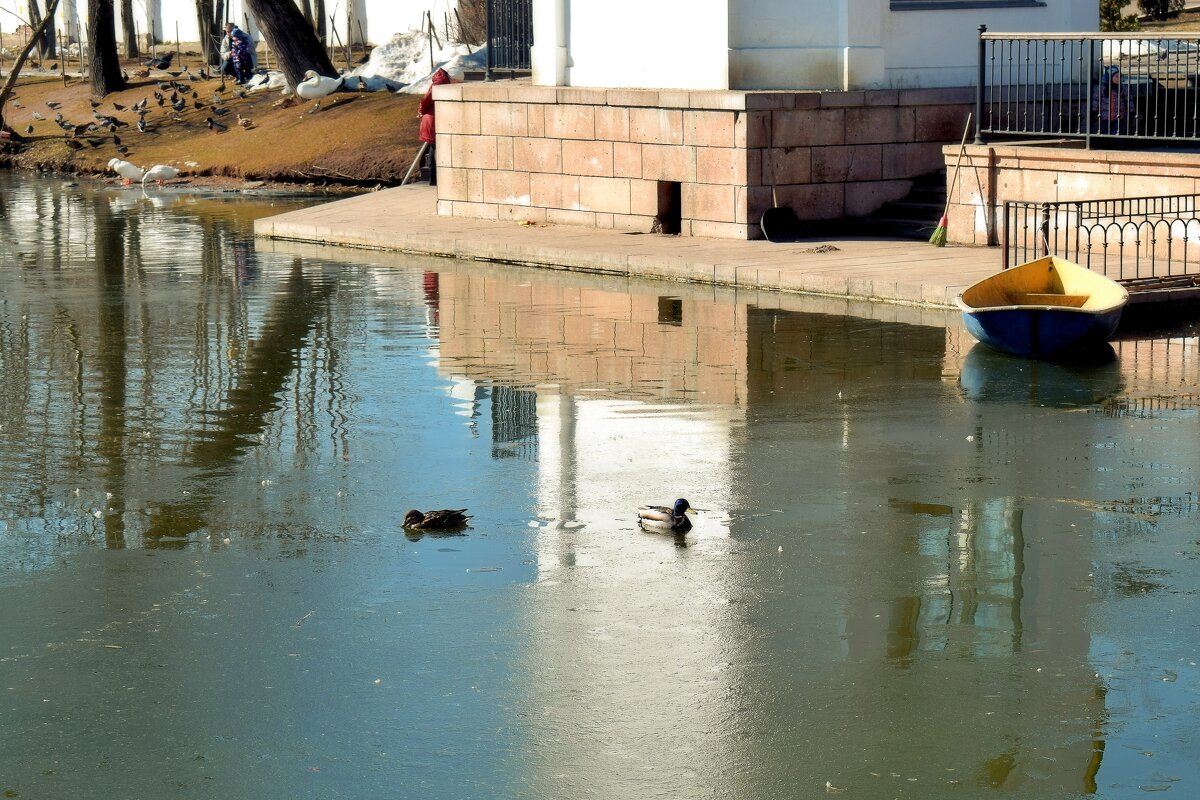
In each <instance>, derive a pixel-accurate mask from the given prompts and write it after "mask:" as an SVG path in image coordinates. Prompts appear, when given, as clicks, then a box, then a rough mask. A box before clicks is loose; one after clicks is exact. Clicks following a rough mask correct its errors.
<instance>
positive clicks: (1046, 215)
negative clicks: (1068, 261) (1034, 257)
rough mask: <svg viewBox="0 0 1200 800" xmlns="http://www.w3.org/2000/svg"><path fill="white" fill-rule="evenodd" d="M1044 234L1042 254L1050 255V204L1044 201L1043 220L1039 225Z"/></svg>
mask: <svg viewBox="0 0 1200 800" xmlns="http://www.w3.org/2000/svg"><path fill="white" fill-rule="evenodd" d="M1038 228H1039V229H1040V231H1041V234H1042V255H1044V256H1048V255H1050V254H1051V253H1050V204H1049V203H1042V221H1041V224H1040V225H1039V226H1038Z"/></svg>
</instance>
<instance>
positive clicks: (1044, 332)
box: [963, 307, 1124, 358]
mask: <svg viewBox="0 0 1200 800" xmlns="http://www.w3.org/2000/svg"><path fill="white" fill-rule="evenodd" d="M1123 310H1124V308H1116V309H1113V310H1110V311H1105V312H1088V311H1081V310H1079V309H1066V308H1045V307H1040V308H1013V307H1007V308H994V309H978V310H974V311H967V310H964V311H963V321H964V323H965V324H966V326H967V330H968V331H970V332H971V335H972V336H974V337H975V338H976V339H978V340H979V341H981V342H983V343H984V344H986V345H989V346H991V347H994V348H996V349H997V350H1000V351H1003V352H1005V353H1011V354H1013V355H1015V356H1022V357H1023V358H1053V357H1055V356H1058V355H1061V354H1063V353H1067V352H1069V351H1071V350H1074V349H1076V348H1080V347H1087V346H1090V345H1096V344H1099V343H1101V342H1106V341H1108V339H1109V337H1111V336H1112V335H1113V332H1114V331H1115V330H1116V329H1117V324H1118V323H1119V322H1120V321H1121V312H1122V311H1123Z"/></svg>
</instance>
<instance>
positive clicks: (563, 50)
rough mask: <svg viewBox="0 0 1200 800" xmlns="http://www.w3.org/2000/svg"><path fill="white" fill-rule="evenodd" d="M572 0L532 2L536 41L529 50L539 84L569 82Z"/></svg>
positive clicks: (534, 78)
mask: <svg viewBox="0 0 1200 800" xmlns="http://www.w3.org/2000/svg"><path fill="white" fill-rule="evenodd" d="M570 29H571V0H537V2H535V3H534V4H533V41H534V45H533V47H531V48H530V50H529V61H530V67H531V69H532V71H533V83H534V85H536V86H569V85H570V78H569V72H568V68H569V67H570V59H571V53H570V49H569V42H570Z"/></svg>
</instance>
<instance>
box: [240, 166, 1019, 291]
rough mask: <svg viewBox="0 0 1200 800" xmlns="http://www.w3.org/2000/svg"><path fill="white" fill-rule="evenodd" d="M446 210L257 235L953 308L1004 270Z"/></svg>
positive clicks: (397, 200)
mask: <svg viewBox="0 0 1200 800" xmlns="http://www.w3.org/2000/svg"><path fill="white" fill-rule="evenodd" d="M436 205H437V197H436V195H435V192H434V190H433V189H432V188H430V187H429V186H424V185H418V186H405V187H399V188H395V189H387V190H384V191H380V192H374V193H371V194H365V195H359V196H356V197H351V198H348V199H345V200H338V201H335V202H332V203H326V204H324V205H320V206H313V207H310V208H305V209H301V210H298V211H291V212H288V213H286V214H281V215H279V216H275V217H265V218H263V219H260V220H258V221H257V222H255V225H254V231H255V233H256V234H257V235H259V236H264V237H268V238H275V239H288V240H294V241H303V242H312V243H318V244H332V245H345V246H350V247H365V248H372V249H381V250H395V251H401V252H407V253H423V254H430V255H442V256H451V257H457V258H464V259H479V260H485V261H496V262H502V263H513V264H522V265H529V266H538V267H547V268H554V269H570V270H579V271H584V272H596V273H604V274H615V275H622V276H641V277H651V278H665V279H668V280H681V281H694V282H697V283H706V284H714V285H724V286H736V287H738V288H745V289H758V290H767V291H783V292H805V293H814V294H821V295H829V296H835V297H849V298H854V299H859V300H870V301H876V302H890V303H904V304H912V305H923V306H930V307H953V306H954V298H955V296H956V295H957V294H958V293H959V292H961V291H962V289H963V288H965V287H966V286H969V285H971V284H972V283H974V282H976V281H978V280H980V279H981V278H983V277H986V276H987V275H990V274H992V273H994V272H997V271H998V270H999V269H1000V251H999V249H997V248H974V247H944V248H938V247H933V246H931V245H929V244H927V243H925V242H914V241H909V240H896V239H867V238H855V239H847V238H830V239H812V240H807V241H804V242H798V243H795V244H771V243H770V242H765V241H751V242H747V241H735V240H729V239H704V238H698V237H675V236H659V235H654V234H630V233H622V232H617V231H605V230H596V229H592V228H575V227H570V226H563V225H521V224H518V223H515V222H496V221H489V220H475V219H463V218H458V217H439V216H438V215H437V213H436ZM930 222H931V224H933V223H934V222H936V220H931V221H930ZM831 248H832V249H831Z"/></svg>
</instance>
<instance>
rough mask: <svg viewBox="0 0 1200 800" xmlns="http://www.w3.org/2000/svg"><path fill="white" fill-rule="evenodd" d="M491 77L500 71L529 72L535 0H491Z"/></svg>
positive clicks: (488, 3)
mask: <svg viewBox="0 0 1200 800" xmlns="http://www.w3.org/2000/svg"><path fill="white" fill-rule="evenodd" d="M487 40H488V51H487V79H488V80H492V79H493V78H494V77H495V74H494V73H495V72H497V71H507V72H509V73H512V72H528V71H529V67H530V64H529V48H530V47H531V46H533V0H487Z"/></svg>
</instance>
